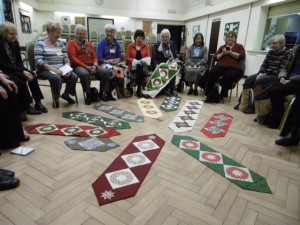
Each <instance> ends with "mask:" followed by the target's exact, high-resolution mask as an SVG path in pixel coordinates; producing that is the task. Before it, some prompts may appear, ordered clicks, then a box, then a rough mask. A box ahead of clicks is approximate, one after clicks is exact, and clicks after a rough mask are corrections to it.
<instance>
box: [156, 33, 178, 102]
mask: <svg viewBox="0 0 300 225" xmlns="http://www.w3.org/2000/svg"><path fill="white" fill-rule="evenodd" d="M170 38H171V33H170V31H169V30H168V29H163V30H162V31H161V32H160V40H161V41H160V42H158V43H156V44H155V45H154V48H153V53H152V58H151V68H152V70H155V68H156V67H157V66H158V65H159V64H160V63H165V62H167V61H168V60H169V59H176V58H177V53H176V45H175V44H174V43H173V42H172V41H170ZM175 82H176V77H173V78H172V79H171V80H170V82H169V84H168V85H167V86H166V87H165V88H164V89H163V92H164V94H165V95H167V96H177V93H176V91H175Z"/></svg>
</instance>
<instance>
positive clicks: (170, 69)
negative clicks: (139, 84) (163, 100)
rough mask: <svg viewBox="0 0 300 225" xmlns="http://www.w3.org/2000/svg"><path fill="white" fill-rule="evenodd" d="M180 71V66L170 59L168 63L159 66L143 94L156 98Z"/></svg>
mask: <svg viewBox="0 0 300 225" xmlns="http://www.w3.org/2000/svg"><path fill="white" fill-rule="evenodd" d="M179 71H180V66H179V65H178V64H177V62H176V61H175V60H173V59H169V60H168V61H167V62H166V63H161V64H159V66H158V67H157V68H156V69H155V70H154V71H153V73H152V74H151V76H150V78H149V79H148V82H147V83H146V87H145V91H143V94H148V95H150V96H151V97H152V98H155V96H156V95H157V94H158V93H159V92H160V91H161V90H162V89H163V88H164V87H165V86H166V85H167V84H168V83H169V82H170V80H171V79H172V78H174V77H175V76H176V75H177V74H178V73H179Z"/></svg>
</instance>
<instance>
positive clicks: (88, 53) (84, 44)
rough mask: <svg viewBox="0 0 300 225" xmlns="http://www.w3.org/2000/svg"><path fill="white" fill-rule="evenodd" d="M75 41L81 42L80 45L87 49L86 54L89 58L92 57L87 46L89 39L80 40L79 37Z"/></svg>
mask: <svg viewBox="0 0 300 225" xmlns="http://www.w3.org/2000/svg"><path fill="white" fill-rule="evenodd" d="M75 41H76V42H77V43H78V44H79V46H80V47H81V48H82V49H84V50H85V54H86V56H87V57H88V58H91V53H90V51H89V48H88V47H87V46H86V44H87V41H82V42H81V41H79V40H78V39H75Z"/></svg>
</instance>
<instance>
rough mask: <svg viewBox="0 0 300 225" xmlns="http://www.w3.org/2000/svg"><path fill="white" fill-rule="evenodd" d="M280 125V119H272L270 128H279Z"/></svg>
mask: <svg viewBox="0 0 300 225" xmlns="http://www.w3.org/2000/svg"><path fill="white" fill-rule="evenodd" d="M279 125H280V120H274V119H271V120H270V123H269V125H268V128H270V129H278V128H279Z"/></svg>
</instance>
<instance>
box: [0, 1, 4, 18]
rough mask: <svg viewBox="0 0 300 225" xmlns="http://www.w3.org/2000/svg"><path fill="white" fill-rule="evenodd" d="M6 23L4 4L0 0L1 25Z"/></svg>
mask: <svg viewBox="0 0 300 225" xmlns="http://www.w3.org/2000/svg"><path fill="white" fill-rule="evenodd" d="M3 22H5V19H4V11H3V2H2V0H0V23H3Z"/></svg>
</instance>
